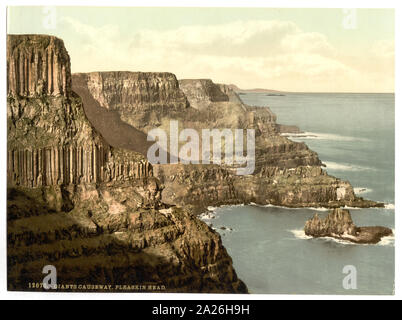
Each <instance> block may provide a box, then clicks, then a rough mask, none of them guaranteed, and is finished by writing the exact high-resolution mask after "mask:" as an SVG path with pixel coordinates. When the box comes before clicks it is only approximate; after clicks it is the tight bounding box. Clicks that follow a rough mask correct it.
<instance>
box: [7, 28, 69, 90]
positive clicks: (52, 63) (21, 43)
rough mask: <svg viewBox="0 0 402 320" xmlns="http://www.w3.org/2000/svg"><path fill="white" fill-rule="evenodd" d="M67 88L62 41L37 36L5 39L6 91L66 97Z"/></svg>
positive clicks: (67, 76) (67, 61)
mask: <svg viewBox="0 0 402 320" xmlns="http://www.w3.org/2000/svg"><path fill="white" fill-rule="evenodd" d="M70 89H71V73H70V57H69V55H68V53H67V50H66V49H65V47H64V44H63V41H62V40H60V39H58V38H56V37H52V36H40V35H20V36H18V37H16V36H11V37H8V38H7V93H8V94H12V95H19V96H29V97H32V96H40V95H42V94H45V95H52V96H58V95H64V96H66V95H68V93H69V92H70Z"/></svg>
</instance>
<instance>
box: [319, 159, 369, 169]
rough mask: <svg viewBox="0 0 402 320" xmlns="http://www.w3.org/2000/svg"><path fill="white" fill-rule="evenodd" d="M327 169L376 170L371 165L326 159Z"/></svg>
mask: <svg viewBox="0 0 402 320" xmlns="http://www.w3.org/2000/svg"><path fill="white" fill-rule="evenodd" d="M324 164H325V165H326V168H325V169H331V170H337V171H364V170H375V169H373V168H369V167H363V166H357V165H352V164H348V163H337V162H331V161H325V162H324Z"/></svg>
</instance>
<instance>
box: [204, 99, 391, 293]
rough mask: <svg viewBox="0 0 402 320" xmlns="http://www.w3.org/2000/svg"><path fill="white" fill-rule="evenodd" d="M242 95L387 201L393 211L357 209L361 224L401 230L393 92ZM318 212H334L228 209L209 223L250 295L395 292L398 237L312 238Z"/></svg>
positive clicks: (363, 189)
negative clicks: (348, 270) (368, 240)
mask: <svg viewBox="0 0 402 320" xmlns="http://www.w3.org/2000/svg"><path fill="white" fill-rule="evenodd" d="M241 98H242V99H243V101H244V102H245V103H247V104H249V105H256V106H260V107H265V106H269V107H270V108H271V110H272V111H273V112H274V113H275V114H276V115H277V122H278V123H281V124H288V125H297V126H298V127H299V128H300V129H301V130H302V131H304V132H306V134H304V135H293V136H292V137H290V139H292V140H295V141H304V142H305V143H306V144H307V145H308V146H309V147H310V148H311V149H312V150H314V151H316V152H317V153H318V155H319V157H320V159H321V160H322V161H323V162H324V163H325V164H326V165H327V168H326V170H327V171H328V173H329V174H331V175H334V176H336V177H339V178H342V179H345V180H348V181H350V182H351V184H352V185H353V186H354V187H355V190H356V192H357V193H359V195H361V196H363V197H365V198H367V199H372V200H377V201H382V202H385V203H387V207H386V209H351V214H352V218H353V220H354V222H355V224H356V225H358V226H374V225H382V226H386V227H390V228H393V229H394V226H395V225H394V213H395V210H394V176H395V174H394V143H395V138H394V95H393V94H346V93H345V94H323V93H315V94H314V93H309V94H307V93H303V94H301V93H300V94H299V93H289V94H286V95H285V96H267V95H266V94H264V93H247V94H245V95H241ZM211 210H212V209H211ZM315 212H319V213H320V214H323V215H324V214H326V213H327V212H328V211H326V210H325V209H320V210H317V209H288V208H282V207H273V206H268V207H261V206H256V205H254V206H253V205H247V206H226V207H220V208H217V209H214V210H213V211H211V212H210V216H209V217H205V218H204V220H206V222H208V223H210V224H212V226H213V227H214V228H216V230H217V231H218V232H219V233H221V235H222V239H223V244H224V245H225V247H226V248H227V250H228V252H229V254H230V255H231V257H232V258H233V264H234V267H235V269H236V271H237V274H238V276H239V277H240V278H241V279H242V280H243V281H244V282H245V283H246V284H247V286H248V288H249V291H250V292H251V293H277V294H281V293H283V294H285V293H286V294H392V293H393V292H394V274H395V268H394V265H395V260H394V254H395V252H394V237H387V238H384V239H383V240H382V241H381V242H380V243H379V244H376V245H356V244H351V243H348V242H342V241H336V240H333V239H312V238H309V237H306V236H305V235H304V232H303V227H304V224H305V222H306V220H307V219H309V218H311V217H312V216H313V214H314V213H315ZM221 227H226V228H228V229H225V230H223V229H221ZM350 265H351V266H354V267H355V268H356V280H357V288H356V289H345V288H344V286H343V280H344V278H345V277H346V276H347V274H344V273H343V270H344V267H345V266H350Z"/></svg>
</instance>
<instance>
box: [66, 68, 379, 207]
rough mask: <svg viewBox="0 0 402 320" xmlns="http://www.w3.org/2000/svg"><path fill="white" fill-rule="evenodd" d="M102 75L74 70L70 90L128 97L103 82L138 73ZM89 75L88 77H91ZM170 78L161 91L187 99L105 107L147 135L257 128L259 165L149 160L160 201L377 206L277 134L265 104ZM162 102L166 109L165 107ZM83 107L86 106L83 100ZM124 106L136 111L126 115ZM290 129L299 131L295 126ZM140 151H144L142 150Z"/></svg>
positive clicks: (280, 128) (227, 88) (131, 100)
mask: <svg viewBox="0 0 402 320" xmlns="http://www.w3.org/2000/svg"><path fill="white" fill-rule="evenodd" d="M99 74H100V76H99V77H97V81H98V82H96V83H94V82H93V81H92V80H91V81H89V80H88V81H87V83H86V84H85V83H83V81H82V77H85V76H84V75H82V74H77V75H73V87H75V86H76V83H79V85H80V86H83V85H84V86H85V87H86V90H87V92H88V93H89V95H90V97H91V98H92V99H94V100H97V99H98V100H99V99H100V98H99V93H98V92H99V91H101V90H103V95H105V96H110V97H112V96H116V97H117V96H119V95H126V94H130V92H128V91H124V92H122V91H121V90H120V89H118V90H115V89H113V88H110V87H109V88H106V87H104V86H103V83H104V82H105V81H106V82H108V81H116V79H115V77H116V75H118V76H120V77H121V78H122V79H120V80H118V81H128V79H133V78H135V77H137V73H129V72H124V73H99ZM148 76H150V77H151V79H154V77H159V81H161V82H164V81H168V80H167V79H165V77H163V76H162V75H161V74H158V73H156V74H152V76H151V75H150V74H148ZM86 77H91V74H88V75H86ZM169 81H172V82H174V83H175V85H169V86H166V87H168V88H170V90H171V92H170V93H169V94H165V96H167V97H179V96H180V97H181V93H184V95H185V97H186V100H187V101H188V103H184V102H183V101H182V100H181V99H180V100H179V101H178V100H177V99H176V98H175V99H172V100H170V101H167V100H164V101H163V104H162V103H158V104H153V103H146V104H144V103H143V101H141V100H136V97H137V96H138V94H136V95H134V96H132V97H131V98H128V97H125V98H124V99H125V101H127V104H124V106H123V105H122V104H121V103H120V102H119V101H120V100H121V99H123V98H116V99H115V100H113V99H108V104H107V108H110V109H113V110H115V112H116V113H117V114H118V115H119V117H120V120H121V121H123V122H125V123H126V124H127V125H130V126H131V127H132V128H134V129H136V130H139V131H141V132H142V133H143V134H144V135H147V133H148V132H149V130H151V129H154V128H160V129H163V130H164V131H165V132H167V134H168V135H169V122H170V121H171V120H176V121H178V123H179V127H180V128H192V129H194V130H196V131H197V132H198V133H199V136H201V130H202V129H205V128H208V129H214V128H216V129H219V130H221V129H223V128H229V129H254V130H255V144H256V148H255V156H256V163H255V170H254V173H253V174H251V175H246V176H238V175H236V174H234V171H233V169H234V167H233V166H228V165H220V166H218V165H213V164H210V165H201V164H192V165H187V164H181V163H179V164H165V165H159V164H158V165H154V166H153V168H154V169H153V170H154V174H155V176H157V177H158V178H159V179H160V180H161V182H162V183H163V184H164V186H165V189H164V190H163V193H162V197H163V199H164V201H165V202H167V203H171V204H179V205H182V206H186V205H189V206H191V207H192V208H193V209H195V210H196V211H197V212H198V211H202V210H204V209H205V208H206V207H207V206H209V205H213V206H215V205H221V204H236V203H250V202H255V203H258V204H262V205H265V204H273V205H282V206H288V207H321V206H324V207H340V206H344V205H349V206H357V207H370V206H381V205H382V204H376V203H375V202H372V201H367V200H363V199H361V198H359V197H356V196H355V194H354V192H353V188H352V186H351V185H350V183H349V182H347V181H342V180H340V179H337V178H336V177H332V176H330V175H328V174H327V172H326V171H325V170H323V169H322V168H321V166H322V163H321V161H320V159H319V158H318V155H317V154H316V153H315V152H313V151H311V150H310V149H309V148H308V147H307V145H306V144H304V143H299V142H293V141H291V140H289V139H287V138H286V137H284V136H282V135H281V133H282V132H283V131H284V130H285V131H286V127H283V126H281V125H279V124H278V123H277V122H276V116H275V114H274V113H272V111H271V110H270V109H269V108H268V107H266V108H261V107H253V106H248V105H246V104H244V103H243V102H242V101H241V99H240V98H239V96H238V95H237V93H236V92H234V91H233V90H232V89H231V87H230V86H228V85H223V84H214V83H213V82H212V81H211V80H204V79H202V80H189V79H187V80H180V81H177V80H170V78H169ZM132 86H134V84H132ZM95 88H96V89H95ZM102 88H103V89H102ZM108 90H111V92H108ZM142 90H143V92H142V93H141V96H144V95H152V90H153V89H152V88H150V87H143V88H142ZM149 91H150V92H149ZM155 95H156V96H157V95H158V92H155ZM166 105H169V106H170V107H168V108H167V107H164V106H166ZM99 106H100V107H99V108H98V109H99V110H100V109H105V108H106V105H105V104H104V106H103V107H102V101H101V99H100V100H99ZM84 108H85V110H86V109H87V106H86V105H85V103H84ZM125 110H136V111H135V112H134V113H127V112H126V111H125ZM291 129H292V130H296V128H295V127H292V128H291ZM109 130H114V129H113V128H109ZM133 138H134V137H133ZM110 143H111V144H112V145H113V143H112V142H110ZM116 145H119V144H118V143H117V144H116ZM181 145H183V143H181V144H180V146H181ZM136 148H138V147H133V149H132V150H137V149H136ZM143 154H144V155H145V151H144V152H143Z"/></svg>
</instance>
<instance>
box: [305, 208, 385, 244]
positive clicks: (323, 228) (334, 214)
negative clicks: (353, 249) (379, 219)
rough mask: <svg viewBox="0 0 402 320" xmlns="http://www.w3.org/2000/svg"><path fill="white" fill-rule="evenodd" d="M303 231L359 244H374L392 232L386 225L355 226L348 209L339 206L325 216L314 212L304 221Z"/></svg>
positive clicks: (307, 233) (312, 234)
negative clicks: (321, 216)
mask: <svg viewBox="0 0 402 320" xmlns="http://www.w3.org/2000/svg"><path fill="white" fill-rule="evenodd" d="M304 232H305V234H306V235H308V236H313V237H315V238H320V237H332V238H336V239H342V240H347V241H350V242H354V243H360V244H375V243H378V242H379V241H381V238H383V237H386V236H390V235H392V234H393V233H392V230H391V229H389V228H386V227H357V226H356V225H355V224H354V223H353V220H352V217H351V215H350V212H349V210H345V209H340V208H337V209H334V210H333V211H331V212H330V213H329V214H328V215H327V216H326V217H325V218H320V217H319V216H318V214H315V215H314V217H313V218H311V219H310V220H308V221H307V222H306V225H305V227H304Z"/></svg>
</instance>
